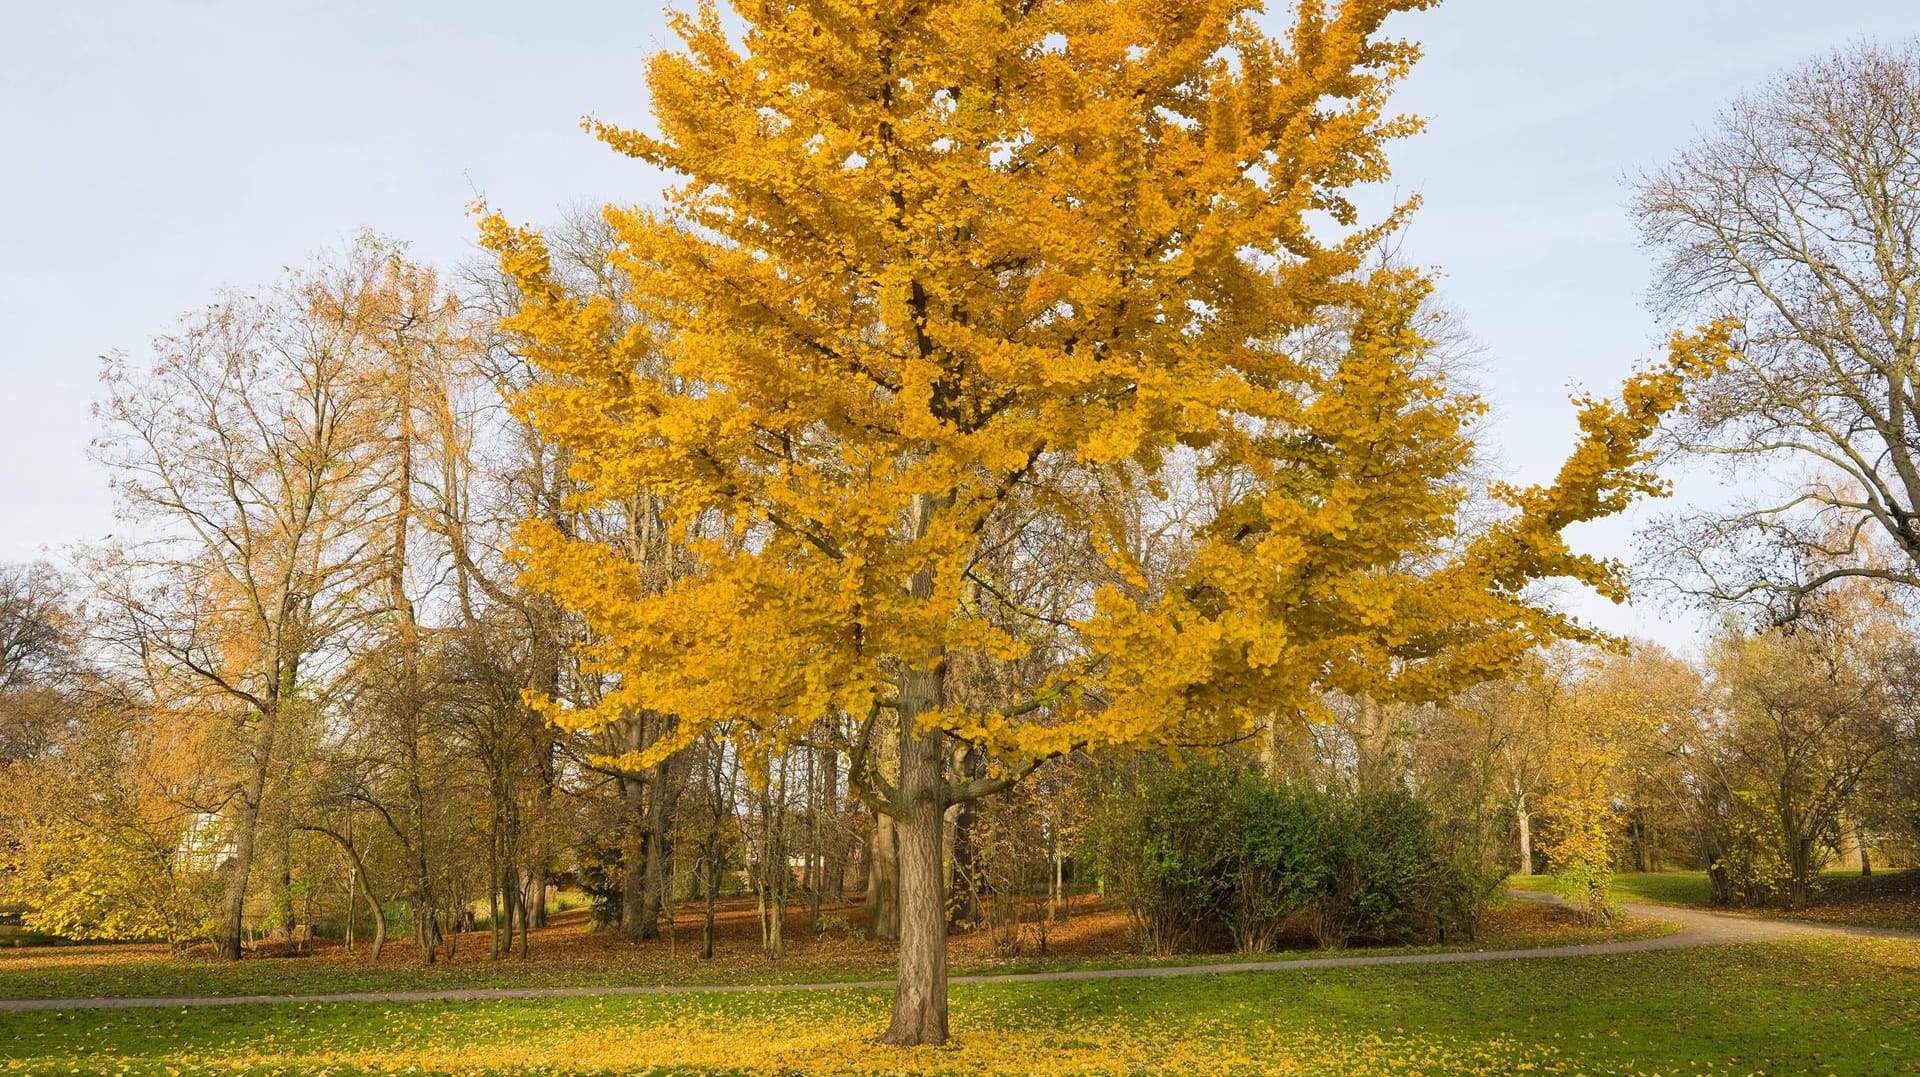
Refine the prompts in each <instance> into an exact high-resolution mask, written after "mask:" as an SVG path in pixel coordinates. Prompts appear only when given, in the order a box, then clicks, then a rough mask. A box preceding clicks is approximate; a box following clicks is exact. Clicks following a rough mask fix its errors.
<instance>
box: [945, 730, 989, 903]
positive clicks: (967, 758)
mask: <svg viewBox="0 0 1920 1077" xmlns="http://www.w3.org/2000/svg"><path fill="white" fill-rule="evenodd" d="M985 772H986V758H985V756H984V755H982V754H981V752H980V750H979V749H978V748H976V747H974V746H973V745H968V746H967V750H966V753H965V754H964V755H963V756H962V757H961V760H960V774H961V780H965V779H968V778H976V777H979V776H981V775H982V774H984V773H985ZM979 818H980V812H979V806H978V804H976V803H975V802H974V801H971V800H969V801H966V802H965V803H962V804H959V805H956V806H955V807H954V811H953V884H952V887H951V890H950V892H949V895H948V899H947V902H946V905H947V926H948V927H951V928H963V927H971V926H972V925H974V924H977V923H979V922H980V898H981V895H982V894H983V893H984V892H985V889H986V887H985V884H984V881H983V880H982V878H981V870H980V842H979V840H978V838H977V835H976V834H975V833H974V831H975V829H976V827H977V826H978V824H979Z"/></svg>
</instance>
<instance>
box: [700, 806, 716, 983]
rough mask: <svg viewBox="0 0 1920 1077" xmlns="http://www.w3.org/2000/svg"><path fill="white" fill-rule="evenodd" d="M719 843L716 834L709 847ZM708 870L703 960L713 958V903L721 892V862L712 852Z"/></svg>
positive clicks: (708, 859) (708, 860)
mask: <svg viewBox="0 0 1920 1077" xmlns="http://www.w3.org/2000/svg"><path fill="white" fill-rule="evenodd" d="M718 845H719V836H718V835H715V836H714V839H713V840H712V841H711V842H709V843H708V847H709V848H713V847H717V846H718ZM706 870H707V881H706V886H705V887H703V889H704V890H705V891H706V893H705V894H703V895H702V897H704V898H705V899H706V908H705V909H704V910H703V915H702V919H701V923H700V957H701V958H702V959H703V960H711V959H712V958H713V903H714V901H715V900H716V899H717V898H718V897H719V894H720V862H719V861H718V860H716V859H714V858H713V857H712V855H711V854H709V856H708V857H707V865H706Z"/></svg>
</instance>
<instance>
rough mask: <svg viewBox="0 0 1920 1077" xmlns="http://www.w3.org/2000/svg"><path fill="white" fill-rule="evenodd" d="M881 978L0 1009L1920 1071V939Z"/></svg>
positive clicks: (660, 1063) (201, 1067) (293, 1057)
mask: <svg viewBox="0 0 1920 1077" xmlns="http://www.w3.org/2000/svg"><path fill="white" fill-rule="evenodd" d="M886 1012H887V995H886V993H885V992H880V991H858V990H849V991H830V992H805V993H784V994H758V995H701V996H686V995H682V996H669V997H652V998H599V999H568V1000H540V1001H527V1002H484V1003H413V1004H405V1005H394V1004H359V1003H356V1004H332V1005H304V1006H245V1007H237V1008H232V1009H195V1010H163V1011H125V1012H112V1011H75V1012H66V1013H0V1072H23V1073H49V1074H51V1073H62V1074H68V1073H82V1074H112V1073H131V1074H178V1075H194V1074H211V1073H222V1074H227V1073H249V1074H269V1073H284V1074H334V1075H344V1074H357V1073H374V1072H378V1073H462V1074H466V1073H485V1074H496V1075H502V1074H514V1075H529V1077H531V1075H535V1074H539V1075H556V1077H557V1075H561V1074H602V1073H615V1072H645V1073H658V1074H665V1073H684V1074H696V1073H697V1074H728V1073H732V1074H774V1073H780V1074H822V1075H824V1074H843V1073H846V1074H882V1073H951V1074H976V1073H992V1074H1023V1073H1048V1074H1071V1073H1087V1074H1114V1075H1122V1074H1127V1075H1133V1074H1157V1073H1193V1074H1292V1075H1304V1074H1328V1075H1335V1074H1338V1075H1362V1077H1364V1075H1369V1074H1416V1073H1418V1074H1424V1075H1426V1077H1450V1075H1456V1074H1488V1075H1491V1074H1510V1073H1524V1072H1535V1073H1553V1074H1593V1075H1600V1074H1625V1073H1633V1074H1664V1075H1668V1077H1672V1075H1677V1074H1686V1075H1693V1074H1716V1075H1719V1074H1754V1073H1765V1074H1770V1075H1774V1077H1782V1075H1788V1074H1834V1075H1847V1074H1858V1075H1869V1074H1871V1075H1886V1074H1898V1073H1912V1072H1920V948H1916V947H1915V946H1914V945H1913V944H1911V943H1910V942H1906V941H1904V940H1867V941H1861V940H1848V941H1847V942H1845V943H1844V944H1837V943H1832V942H1828V941H1825V940H1820V941H1804V940H1803V941H1794V942H1786V943H1769V944H1764V945H1747V946H1737V947H1710V948H1701V949H1692V950H1676V951H1659V952H1652V953H1641V954H1625V955H1614V956H1606V957H1590V958H1570V959H1557V960H1556V959H1543V960H1527V961H1507V962H1490V963H1485V964H1476V965H1425V966H1418V965H1416V966H1389V967H1372V968H1358V969H1339V970H1327V971H1297V972H1282V973H1266V974H1246V973H1242V974H1233V975H1223V976H1217V977H1195V978H1183V979H1167V980H1127V981H1106V982H1085V981H1082V982H1068V983H1044V984H1004V985H991V986H979V987H960V988H956V989H955V990H954V994H953V1028H954V1033H955V1040H954V1043H953V1045H951V1046H949V1047H946V1048H941V1049H922V1050H918V1051H900V1050H896V1049H890V1048H883V1047H879V1046H877V1045H875V1044H873V1043H872V1038H873V1036H874V1035H876V1034H877V1033H878V1031H879V1030H880V1028H881V1027H883V1026H884V1024H885V1020H886Z"/></svg>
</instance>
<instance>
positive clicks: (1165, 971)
mask: <svg viewBox="0 0 1920 1077" xmlns="http://www.w3.org/2000/svg"><path fill="white" fill-rule="evenodd" d="M1512 893H1513V896H1514V897H1516V898H1520V899H1521V900H1525V901H1540V902H1546V903H1549V904H1559V903H1561V902H1560V899H1559V898H1558V897H1557V896H1555V895H1552V894H1542V893H1534V892H1530V891H1513V892H1512ZM1621 907H1622V908H1623V909H1625V910H1626V912H1627V913H1628V914H1629V915H1632V916H1636V917H1640V918H1642V919H1647V920H1660V921H1665V922H1668V923H1673V924H1677V925H1679V930H1678V931H1676V932H1674V933H1673V934H1671V935H1662V936H1659V937H1658V938H1650V939H1631V940H1627V941H1622V942H1597V943H1583V944H1579V945H1571V946H1543V947H1537V948H1534V949H1528V950H1441V951H1434V952H1430V953H1417V954H1379V955H1376V956H1371V957H1369V956H1366V955H1353V956H1343V957H1312V958H1295V959H1292V960H1277V961H1240V962H1231V963H1228V962H1222V963H1216V964H1207V965H1156V966H1143V967H1137V968H1119V969H1081V970H1067V971H1060V972H1021V973H1007V974H1004V975H983V976H955V977H952V978H951V979H950V980H949V981H948V982H949V983H951V984H953V985H955V986H961V985H972V984H1005V983H1039V982H1047V981H1054V980H1134V979H1159V978H1161V977H1168V976H1218V975H1223V974H1226V973H1236V972H1292V971H1295V970H1301V969H1347V968H1361V967H1364V966H1367V965H1450V964H1457V963H1460V962H1468V961H1517V960H1530V959H1534V958H1555V957H1592V956H1595V955H1599V954H1632V953H1639V952H1641V951H1644V950H1679V949H1686V948H1689V947H1694V946H1720V945H1726V944H1729V943H1743V942H1769V941H1772V940H1776V939H1803V938H1905V939H1916V940H1920V931H1902V930H1898V929H1893V928H1872V927H1853V926H1847V925H1840V924H1820V923H1811V922H1808V921H1803V920H1771V919H1764V918H1761V917H1755V916H1739V915H1733V914H1729V913H1718V912H1708V911H1705V910H1703V909H1690V908H1685V907H1682V906H1675V905H1638V904H1625V905H1622V906H1621ZM892 987H893V981H892V980H851V981H848V980H842V981H833V982H824V983H785V984H731V985H721V984H713V985H705V984H655V985H647V986H628V987H620V986H614V987H474V988H455V989H451V990H444V991H365V992H341V993H338V994H315V995H217V996H207V997H195V998H157V997H153V998H34V999H5V1000H0V1012H6V1011H20V1010H160V1009H178V1008H183V1007H189V1006H253V1005H268V1004H284V1003H318V1002H473V1001H484V1000H488V999H542V998H587V997H594V996H609V995H688V994H734V993H741V992H750V991H847V990H880V989H891V988H892Z"/></svg>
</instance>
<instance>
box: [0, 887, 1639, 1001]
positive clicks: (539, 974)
mask: <svg viewBox="0 0 1920 1077" xmlns="http://www.w3.org/2000/svg"><path fill="white" fill-rule="evenodd" d="M822 923H823V925H825V926H824V929H823V930H820V931H815V930H813V928H812V926H811V915H810V911H809V910H808V908H807V907H806V906H804V905H798V904H796V905H793V906H790V907H789V908H788V910H787V916H786V920H785V922H784V934H785V940H784V941H785V953H784V954H783V955H782V956H781V957H780V958H778V959H770V958H768V957H766V956H765V955H764V954H763V953H762V951H761V945H760V925H759V917H758V914H757V912H756V910H755V907H754V904H753V902H752V901H751V900H746V899H733V900H729V901H726V902H723V903H721V905H720V906H719V908H718V910H717V915H716V917H715V947H714V951H715V952H714V956H713V958H712V959H711V960H703V959H701V958H700V956H699V945H700V924H701V918H700V913H699V909H698V908H697V907H696V906H694V905H691V904H689V905H686V906H683V907H682V908H681V910H680V912H679V915H678V916H677V917H676V918H675V920H674V922H673V930H672V932H671V933H670V934H669V935H668V936H666V937H663V938H661V939H658V940H650V941H645V942H640V941H634V940H629V939H626V938H622V937H621V936H620V935H619V934H618V933H617V932H614V931H609V930H598V931H590V930H588V929H587V920H586V913H585V911H584V910H580V909H575V910H571V911H567V912H561V913H557V914H556V915H555V916H554V917H553V920H552V923H551V924H550V925H549V926H548V927H545V928H541V929H538V930H536V931H534V932H533V933H532V935H531V936H530V937H529V940H528V956H527V957H526V959H524V960H522V959H520V958H518V957H517V956H516V957H512V958H510V959H505V960H495V959H493V958H492V956H491V952H490V945H489V943H490V940H489V936H488V934H487V933H486V932H484V931H477V932H468V933H465V934H463V935H461V936H460V938H459V940H458V943H457V945H456V946H455V949H454V956H453V960H452V961H451V962H447V961H444V960H443V961H441V962H438V963H436V964H435V965H433V966H422V965H421V963H420V961H419V952H418V949H417V948H416V947H415V946H414V944H413V942H412V940H411V939H410V938H406V937H397V938H394V939H390V940H389V941H388V943H387V947H386V950H385V952H384V953H383V954H382V956H381V959H380V960H379V961H378V962H375V961H373V960H371V958H370V957H369V955H368V952H367V947H366V945H365V943H364V941H363V942H362V943H361V944H360V945H359V946H358V947H356V949H355V950H354V951H348V950H347V949H346V948H345V947H344V946H342V945H340V944H339V942H338V941H337V940H321V941H319V942H318V943H317V944H316V945H315V947H314V948H313V952H312V953H310V954H307V955H292V954H288V953H285V952H284V948H280V947H274V946H270V945H263V946H262V947H261V948H259V949H258V950H256V951H255V953H254V954H253V955H252V956H251V957H250V958H249V959H248V960H245V961H241V962H238V963H221V962H216V961H212V960H210V959H209V955H208V954H207V953H205V952H196V953H195V954H192V955H190V956H188V957H186V958H175V957H171V956H169V954H168V952H167V949H166V947H164V946H161V945H157V944H116V945H89V946H54V947H33V948H21V949H13V950H6V949H0V998H85V997H109V996H117V995H169V996H171V995H226V994H256V993H279V994H298V993H307V992H317V991H326V992H338V991H380V990H419V989H433V988H459V987H507V986H526V987H547V986H597V985H612V984H665V983H713V984H729V983H793V982H802V981H833V980H861V979H874V978H885V977H886V976H888V975H890V973H891V971H892V966H893V961H894V948H893V945H892V944H891V943H888V942H881V941H874V940H870V939H868V938H866V937H865V934H864V928H865V915H864V912H863V910H862V909H861V908H860V907H859V906H858V905H828V906H826V907H824V908H823V909H822ZM396 929H397V931H396V933H398V932H399V931H403V930H404V925H396ZM1667 930H1669V928H1668V927H1667V926H1666V925H1664V924H1662V923H1661V922H1659V921H1657V920H1644V919H1643V920H1629V921H1628V922H1626V923H1624V924H1620V925H1616V926H1613V927H1607V928H1594V927H1587V926H1583V925H1582V924H1580V923H1579V921H1578V920H1577V919H1576V918H1575V917H1574V916H1573V915H1572V914H1571V913H1569V912H1567V911H1565V910H1564V909H1559V908H1555V907H1551V906H1546V905H1539V904H1533V903H1507V904H1503V905H1502V906H1500V907H1498V908H1496V909H1494V910H1492V911H1490V912H1489V913H1488V914H1487V915H1486V917H1485V918H1484V921H1483V923H1482V924H1481V928H1480V931H1479V933H1478V937H1477V938H1476V939H1474V940H1472V941H1464V940H1463V941H1461V942H1460V943H1459V944H1458V945H1459V946H1462V947H1467V948H1473V949H1516V948H1522V947H1535V946H1557V945H1564V944H1568V943H1577V942H1600V941H1609V940H1616V939H1623V938H1639V937H1645V936H1647V935H1651V934H1661V933H1663V932H1665V931H1667ZM1041 941H1042V940H1041V927H1040V925H1039V924H1037V923H1033V922H1029V923H1026V924H1024V925H1023V926H1022V928H1021V931H1020V933H1019V945H1018V946H1017V947H1014V946H1012V945H1011V935H1010V934H1009V933H1007V932H1001V933H998V934H996V933H994V932H991V931H987V930H974V931H964V932H957V933H955V934H954V935H953V937H952V939H951V941H950V943H949V946H950V953H951V960H952V965H953V969H954V971H955V972H956V973H993V972H1031V971H1045V970H1050V969H1067V968H1102V967H1115V966H1128V965H1152V964H1195V963H1199V962H1207V961H1233V960H1244V959H1245V955H1236V954H1230V953H1218V954H1192V953H1184V954H1173V955H1152V954H1146V953H1143V952H1142V950H1141V947H1140V945H1139V942H1138V941H1137V936H1136V934H1135V932H1134V931H1133V928H1132V924H1131V922H1130V921H1129V918H1128V917H1127V915H1126V913H1125V912H1124V911H1123V910H1121V909H1120V908H1118V907H1116V906H1114V905H1112V904H1108V903H1103V902H1100V901H1098V900H1095V899H1092V898H1087V897H1082V898H1079V899H1078V900H1076V901H1075V902H1074V903H1073V905H1072V907H1071V908H1070V909H1069V910H1068V914H1067V915H1066V917H1065V918H1064V919H1063V920H1062V921H1060V922H1057V923H1053V924H1051V925H1048V926H1047V927H1046V931H1045V947H1044V950H1043V949H1042V946H1041ZM1312 945H1313V944H1312V940H1311V938H1310V936H1309V935H1308V934H1307V933H1306V930H1305V926H1304V925H1299V926H1298V928H1297V929H1296V930H1295V931H1294V932H1292V933H1290V934H1289V935H1288V936H1287V937H1286V938H1285V939H1283V940H1282V946H1283V948H1285V949H1286V950H1287V951H1288V952H1294V953H1298V954H1300V955H1301V956H1311V955H1312V954H1313V953H1314V952H1315V951H1313V949H1312ZM1367 952H1380V951H1379V950H1377V949H1371V950H1369V951H1367Z"/></svg>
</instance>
